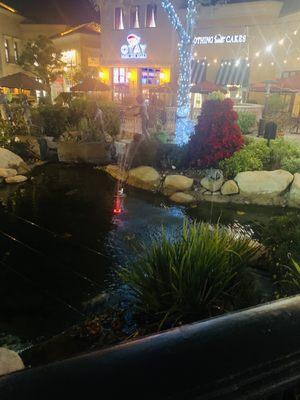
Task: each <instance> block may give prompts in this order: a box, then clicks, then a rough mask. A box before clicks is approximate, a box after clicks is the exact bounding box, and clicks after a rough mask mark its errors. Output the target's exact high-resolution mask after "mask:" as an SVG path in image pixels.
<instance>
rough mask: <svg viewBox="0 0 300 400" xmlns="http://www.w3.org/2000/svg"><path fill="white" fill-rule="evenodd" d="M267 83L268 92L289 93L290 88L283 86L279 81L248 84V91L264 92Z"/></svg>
mask: <svg viewBox="0 0 300 400" xmlns="http://www.w3.org/2000/svg"><path fill="white" fill-rule="evenodd" d="M267 85H269V90H270V93H290V92H292V90H290V89H288V88H284V87H283V85H282V84H281V83H280V81H273V83H271V82H258V83H254V84H253V85H251V86H250V92H258V93H266V91H267Z"/></svg>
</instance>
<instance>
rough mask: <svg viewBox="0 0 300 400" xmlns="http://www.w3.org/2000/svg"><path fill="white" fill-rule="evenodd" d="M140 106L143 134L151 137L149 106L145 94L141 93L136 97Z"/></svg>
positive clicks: (139, 114)
mask: <svg viewBox="0 0 300 400" xmlns="http://www.w3.org/2000/svg"><path fill="white" fill-rule="evenodd" d="M136 101H137V103H138V107H139V113H138V114H137V116H140V118H141V122H142V135H143V137H144V138H145V139H150V136H149V132H148V126H149V115H148V106H147V104H146V102H145V100H144V98H143V96H141V95H139V96H137V98H136Z"/></svg>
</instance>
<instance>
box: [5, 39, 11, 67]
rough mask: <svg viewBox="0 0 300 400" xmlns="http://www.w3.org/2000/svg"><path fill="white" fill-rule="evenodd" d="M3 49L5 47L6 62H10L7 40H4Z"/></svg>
mask: <svg viewBox="0 0 300 400" xmlns="http://www.w3.org/2000/svg"><path fill="white" fill-rule="evenodd" d="M4 49H5V60H6V62H7V63H9V62H10V53H9V43H8V40H7V39H5V40H4Z"/></svg>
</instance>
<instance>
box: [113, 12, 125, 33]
mask: <svg viewBox="0 0 300 400" xmlns="http://www.w3.org/2000/svg"><path fill="white" fill-rule="evenodd" d="M123 29H125V27H124V10H123V8H122V7H116V8H115V30H117V31H120V30H123Z"/></svg>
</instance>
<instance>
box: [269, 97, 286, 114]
mask: <svg viewBox="0 0 300 400" xmlns="http://www.w3.org/2000/svg"><path fill="white" fill-rule="evenodd" d="M284 106H285V103H284V99H283V97H282V96H280V95H279V94H272V95H271V96H270V97H269V99H268V112H270V113H276V112H278V111H283V110H284Z"/></svg>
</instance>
